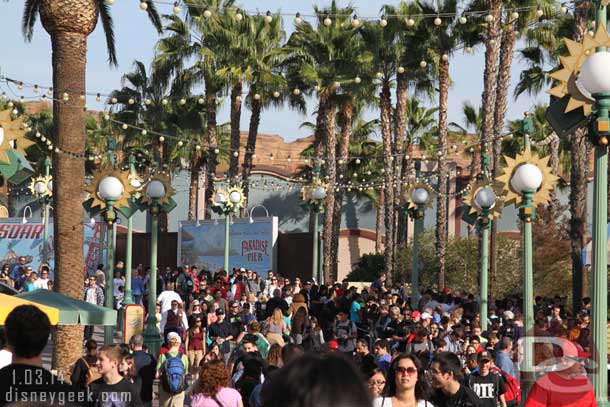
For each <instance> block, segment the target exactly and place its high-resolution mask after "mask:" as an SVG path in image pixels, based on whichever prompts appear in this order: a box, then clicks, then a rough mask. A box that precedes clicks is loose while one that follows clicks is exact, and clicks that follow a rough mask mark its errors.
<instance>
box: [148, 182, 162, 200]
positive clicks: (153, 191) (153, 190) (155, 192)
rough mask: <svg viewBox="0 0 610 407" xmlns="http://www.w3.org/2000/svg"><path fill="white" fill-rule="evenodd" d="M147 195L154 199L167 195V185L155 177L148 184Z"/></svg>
mask: <svg viewBox="0 0 610 407" xmlns="http://www.w3.org/2000/svg"><path fill="white" fill-rule="evenodd" d="M146 195H147V196H148V197H150V198H153V199H159V198H163V197H164V196H165V185H163V183H162V182H161V181H159V180H156V179H153V180H152V181H150V182H149V183H148V185H147V186H146Z"/></svg>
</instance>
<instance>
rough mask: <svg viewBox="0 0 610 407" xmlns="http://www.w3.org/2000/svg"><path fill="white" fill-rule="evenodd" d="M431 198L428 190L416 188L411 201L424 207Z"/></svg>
mask: <svg viewBox="0 0 610 407" xmlns="http://www.w3.org/2000/svg"><path fill="white" fill-rule="evenodd" d="M429 197H430V193H429V192H428V190H427V189H426V188H415V189H414V190H413V192H411V199H412V200H413V202H415V203H416V204H417V205H424V204H425V203H426V202H428V198H429Z"/></svg>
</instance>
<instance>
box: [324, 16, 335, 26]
mask: <svg viewBox="0 0 610 407" xmlns="http://www.w3.org/2000/svg"><path fill="white" fill-rule="evenodd" d="M332 23H333V20H331V19H330V17H328V16H326V18H325V19H324V25H325V26H326V27H330V25H331V24H332Z"/></svg>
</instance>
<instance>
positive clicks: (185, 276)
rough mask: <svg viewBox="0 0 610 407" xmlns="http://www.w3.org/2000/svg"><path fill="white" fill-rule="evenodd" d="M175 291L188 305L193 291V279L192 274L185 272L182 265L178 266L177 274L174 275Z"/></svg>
mask: <svg viewBox="0 0 610 407" xmlns="http://www.w3.org/2000/svg"><path fill="white" fill-rule="evenodd" d="M176 291H177V292H178V294H180V298H182V301H183V302H184V303H185V304H186V305H187V306H188V304H189V302H190V297H191V295H193V292H194V291H195V280H194V279H193V276H191V275H190V274H189V273H187V272H186V271H185V270H184V269H183V268H182V267H178V276H177V277H176Z"/></svg>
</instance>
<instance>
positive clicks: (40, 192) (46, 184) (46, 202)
mask: <svg viewBox="0 0 610 407" xmlns="http://www.w3.org/2000/svg"><path fill="white" fill-rule="evenodd" d="M50 171H51V160H50V159H49V158H48V157H46V158H45V160H44V176H42V177H37V178H34V179H33V180H32V183H31V184H30V191H31V192H32V194H33V195H34V196H35V197H36V198H37V199H38V202H39V203H40V204H42V205H43V208H44V217H43V224H44V229H43V232H42V242H43V243H42V244H43V246H42V261H43V262H44V263H47V262H48V261H49V214H50V209H51V201H52V199H53V178H52V177H51V175H50Z"/></svg>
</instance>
